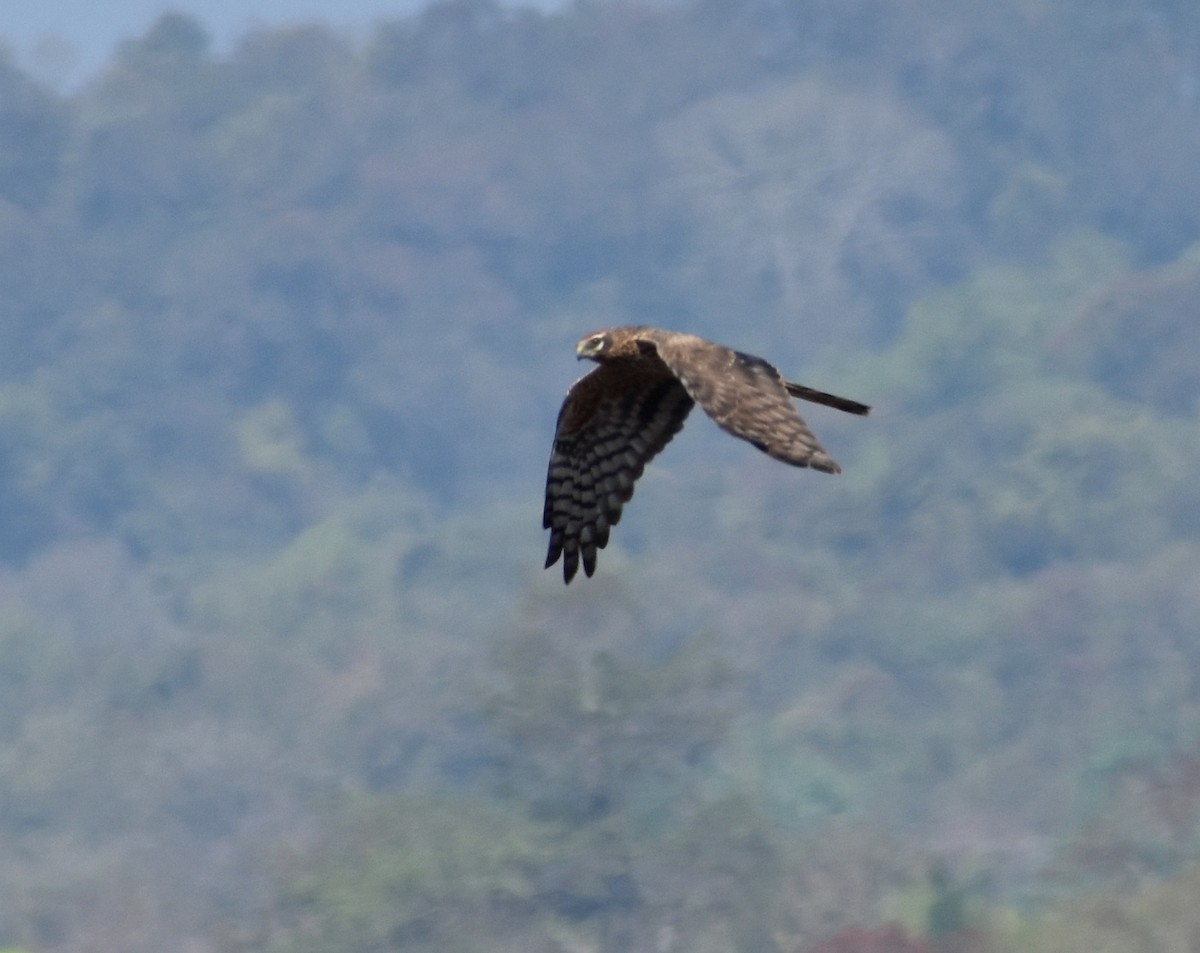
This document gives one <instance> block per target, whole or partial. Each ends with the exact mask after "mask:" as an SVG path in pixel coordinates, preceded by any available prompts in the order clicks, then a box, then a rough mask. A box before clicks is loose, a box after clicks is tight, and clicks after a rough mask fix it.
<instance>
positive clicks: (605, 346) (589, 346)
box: [575, 331, 613, 361]
mask: <svg viewBox="0 0 1200 953" xmlns="http://www.w3.org/2000/svg"><path fill="white" fill-rule="evenodd" d="M612 346H613V337H612V335H611V334H610V333H609V332H608V331H594V332H593V333H591V334H588V335H585V336H584V337H583V338H582V339H581V340H580V342H579V343H578V344H576V345H575V356H576V357H577V358H578V359H579V360H581V361H582V360H583V359H584V358H585V357H586V358H587V359H588V360H591V361H599V360H602V359H603V358H604V355H606V354H607V353H608V352H609V351H610V350H611V349H612Z"/></svg>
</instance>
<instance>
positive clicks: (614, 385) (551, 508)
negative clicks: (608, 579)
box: [542, 362, 692, 582]
mask: <svg viewBox="0 0 1200 953" xmlns="http://www.w3.org/2000/svg"><path fill="white" fill-rule="evenodd" d="M656 363H657V362H654V363H651V362H643V363H642V364H641V365H639V366H634V367H630V366H627V365H621V364H604V365H601V366H599V367H597V368H596V369H595V370H594V371H592V372H591V373H590V374H586V375H585V376H583V377H581V378H580V379H579V380H578V381H576V382H575V384H574V386H572V387H571V389H570V391H568V392H567V397H566V399H565V400H564V401H563V405H562V409H561V410H560V411H559V413H558V424H557V426H556V428H555V432H554V447H553V449H552V450H551V453H550V467H549V471H548V472H547V474H546V506H545V510H544V511H543V513H542V525H543V526H544V527H545V528H547V529H549V530H550V551H549V552H548V553H547V555H546V566H547V567H549V566H552V565H554V563H555V562H556V561H557V560H558V558H559V556H562V560H563V578H564V579H565V580H566V581H567V582H570V581H571V580H572V579H573V578H574V576H575V573H576V572H577V571H578V569H579V561H580V558H581V557H582V559H583V571H584V573H585V574H586V575H588V576H590V575H591V574H592V573H593V571H595V568H596V550H598V549H603V548H604V546H605V545H606V544H607V543H608V531H609V529H610V528H611V527H613V526H615V525H616V524H617V521H618V520H620V518H621V508H622V507H623V506H624V505H625V503H626V502H628V501H629V498H630V497H631V496H633V484H634V481H636V480H637V478H638V477H639V476H641V475H642V470H643V469H645V466H646V464H647V463H649V462H650V460H651V459H653V458H654V457H655V456H656V455H657V454H658V452H659V451H660V450H662V448H663V447H665V446H666V445H667V443H668V442H669V441H670V439H671V438H672V437H673V436H675V434H677V433H678V432H679V428H680V427H682V426H683V422H684V420H685V419H686V418H687V415H688V412H689V411H690V410H691V409H692V398H691V397H689V396H688V393H687V391H686V390H685V389H684V388H683V387H682V386H681V385H680V383H679V381H678V380H676V379H675V378H674V377H673V376H672V375H671V374H670V373H668V371H667V368H666V367H656V366H655V365H656Z"/></svg>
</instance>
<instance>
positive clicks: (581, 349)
mask: <svg viewBox="0 0 1200 953" xmlns="http://www.w3.org/2000/svg"><path fill="white" fill-rule="evenodd" d="M575 353H576V355H577V356H578V357H580V358H587V359H589V360H593V361H595V362H596V363H597V364H598V365H599V366H598V367H596V368H595V369H594V370H592V371H591V372H590V373H588V374H585V375H584V376H583V377H581V378H580V379H579V380H578V381H576V382H575V383H574V385H572V387H571V389H570V390H569V391H568V392H567V396H566V399H565V400H564V401H563V405H562V409H561V410H560V411H559V414H558V423H557V426H556V428H555V432H554V446H553V449H552V451H551V454H550V466H549V471H548V473H547V475H546V505H545V510H544V512H543V515H542V523H543V526H544V527H545V528H546V529H548V530H550V550H549V553H548V554H547V556H546V566H547V567H549V566H552V565H553V564H554V563H555V562H557V561H558V559H559V557H560V556H561V557H562V560H563V578H564V579H565V580H566V581H567V582H570V581H571V580H572V579H573V578H574V576H575V574H576V572H577V571H578V569H579V564H580V561H581V560H582V563H583V571H584V573H585V574H586V575H588V576H590V575H591V574H592V572H593V571H594V570H595V568H596V552H597V550H599V549H603V548H604V546H605V545H606V544H607V543H608V535H609V531H610V530H611V528H612V527H613V526H615V525H616V524H617V521H618V520H619V519H620V518H621V509H622V507H623V506H624V504H625V503H626V502H628V501H629V499H630V497H632V496H633V485H634V482H635V481H636V480H637V478H638V477H639V476H641V474H642V470H643V469H644V468H645V466H646V464H647V463H649V462H650V460H652V459H653V458H654V457H655V456H656V455H657V454H658V453H659V451H661V450H662V448H663V447H665V446H666V445H667V443H668V442H669V441H670V440H671V438H672V437H674V436H675V434H677V433H678V432H679V429H680V428H681V427H682V426H683V422H684V420H685V419H686V418H687V415H688V413H689V412H690V411H691V409H692V406H693V405H694V404H699V405H700V406H701V407H702V408H703V409H704V411H705V412H706V413H707V414H708V415H709V416H710V417H711V418H712V419H713V420H714V421H716V422H717V424H718V425H719V426H720V427H722V428H723V429H724V430H726V431H728V432H729V433H731V434H733V435H734V436H736V437H740V438H742V439H743V440H748V441H749V442H750V443H752V444H754V445H755V446H756V447H758V448H759V449H760V450H762V451H763V452H764V453H766V454H768V455H770V456H772V457H774V458H775V459H776V460H781V461H783V462H784V463H789V464H791V465H792V466H797V467H812V468H813V469H816V470H824V471H825V472H827V473H840V472H841V468H840V467H839V466H838V465H837V464H836V463H835V462H834V461H833V459H832V458H831V457H830V456H829V454H828V453H826V452H825V448H824V447H822V446H821V444H820V443H819V442H818V441H817V438H816V437H814V436H813V433H812V431H811V430H809V429H808V425H807V424H806V423H805V422H804V419H803V418H802V417H801V416H800V414H799V413H797V411H796V408H795V406H794V405H793V404H792V401H791V399H790V398H791V397H793V396H794V397H800V398H802V399H804V400H810V401H813V402H815V403H819V404H825V405H827V406H830V407H835V408H837V409H839V410H844V411H846V412H848V413H854V414H866V413H867V412H868V411H869V410H870V408H869V407H867V406H866V405H865V404H860V403H857V402H856V401H852V400H847V399H846V398H844V397H836V396H834V395H832V394H826V393H825V392H823V391H818V390H813V389H812V388H810V387H805V386H804V385H802V384H795V383H793V382H791V381H786V380H784V379H783V377H782V376H781V375H780V373H779V371H778V370H776V369H775V368H774V367H773V366H772V365H770V364H768V363H767V362H766V361H764V360H763V359H762V358H759V357H755V356H754V355H752V354H744V353H742V352H741V351H735V350H733V349H731V348H727V347H724V346H722V345H720V344H714V343H713V342H712V341H706V340H705V339H704V338H700V337H696V336H695V335H693V334H684V333H681V332H678V331H664V330H662V329H660V328H650V327H643V326H627V327H619V328H610V329H608V330H605V331H597V332H594V333H592V334H589V335H587V336H585V337H584V338H583V339H582V340H581V341H580V342H579V344H578V346H577V347H576V349H575Z"/></svg>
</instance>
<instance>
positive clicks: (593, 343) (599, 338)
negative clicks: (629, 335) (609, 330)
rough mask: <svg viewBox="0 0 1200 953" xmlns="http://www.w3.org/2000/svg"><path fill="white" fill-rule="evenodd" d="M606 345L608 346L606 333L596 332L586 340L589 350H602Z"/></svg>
mask: <svg viewBox="0 0 1200 953" xmlns="http://www.w3.org/2000/svg"><path fill="white" fill-rule="evenodd" d="M606 347H608V335H607V334H597V335H595V336H594V337H592V339H591V340H590V341H588V349H589V350H592V351H597V352H599V351H603V350H604V349H605V348H606Z"/></svg>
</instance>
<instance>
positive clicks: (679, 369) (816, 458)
mask: <svg viewBox="0 0 1200 953" xmlns="http://www.w3.org/2000/svg"><path fill="white" fill-rule="evenodd" d="M639 338H641V339H642V340H646V341H650V342H651V343H653V344H654V346H655V348H656V349H657V350H658V356H659V357H660V358H662V360H663V362H664V363H665V364H666V365H667V367H669V368H670V369H671V371H672V372H673V373H674V374H675V375H676V376H677V377H678V378H679V380H680V381H681V382H682V383H683V386H684V387H685V388H686V389H687V392H688V393H689V394H690V395H691V396H692V398H693V399H694V400H695V401H696V403H698V404H699V405H700V406H701V407H703V408H704V411H705V413H707V414H708V416H710V417H711V418H712V419H713V420H715V421H716V422H717V423H718V424H719V425H720V426H721V427H722V428H723V429H724V430H727V431H728V432H729V433H731V434H733V435H734V436H735V437H741V438H742V439H743V440H748V441H749V442H750V443H752V444H754V446H756V447H758V449H759V450H762V451H763V452H764V453H766V454H769V455H770V456H772V457H774V458H775V459H776V460H782V461H783V462H784V463H790V464H791V465H792V466H796V467H812V468H813V469H816V470H824V471H825V472H827V473H841V472H842V468H841V467H839V466H838V465H837V464H836V463H835V462H834V461H833V458H832V457H830V456H829V454H828V453H826V452H825V448H824V447H822V446H821V444H820V442H819V441H818V440H817V438H816V437H815V436H813V432H812V431H811V430H809V429H808V424H806V423H805V422H804V418H803V417H801V416H800V414H799V412H797V410H796V407H795V405H794V404H793V403H792V400H791V398H790V396H789V394H788V390H787V387H786V385H785V382H784V380H783V378H782V377H781V376H780V374H779V371H777V370H776V369H775V368H774V367H773V366H772V365H770V364H768V363H767V362H766V361H764V360H763V359H762V358H761V357H755V356H754V355H753V354H743V353H742V352H741V351H735V350H733V349H732V348H728V347H722V346H721V345H720V344H714V343H713V342H712V341H706V340H704V338H698V337H696V336H694V335H691V334H681V333H678V332H675V331H658V330H654V329H646V330H645V331H643V332H642V333H641V334H639Z"/></svg>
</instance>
